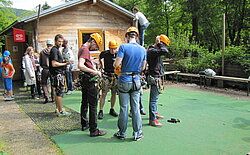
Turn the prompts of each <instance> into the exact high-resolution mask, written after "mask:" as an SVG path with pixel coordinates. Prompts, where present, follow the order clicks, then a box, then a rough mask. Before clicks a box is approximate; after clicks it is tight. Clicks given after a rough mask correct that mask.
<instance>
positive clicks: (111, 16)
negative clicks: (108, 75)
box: [0, 0, 136, 80]
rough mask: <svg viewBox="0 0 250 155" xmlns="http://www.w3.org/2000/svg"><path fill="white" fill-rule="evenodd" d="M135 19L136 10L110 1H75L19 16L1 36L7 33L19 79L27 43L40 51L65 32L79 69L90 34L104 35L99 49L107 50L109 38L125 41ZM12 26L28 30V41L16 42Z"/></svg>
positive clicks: (119, 41)
mask: <svg viewBox="0 0 250 155" xmlns="http://www.w3.org/2000/svg"><path fill="white" fill-rule="evenodd" d="M134 19H135V16H134V14H133V13H131V12H130V11H128V10H126V9H124V8H122V7H120V6H118V5H116V4H114V3H112V2H111V1H108V0H75V1H71V2H67V3H64V4H62V5H59V6H56V7H53V8H50V9H46V10H44V11H42V12H40V14H39V13H36V14H34V15H31V16H26V17H24V18H21V19H18V20H16V21H15V22H14V23H12V24H11V25H10V26H9V27H7V28H6V29H5V30H4V31H2V32H1V33H0V35H4V36H5V41H6V42H5V49H7V50H9V51H10V52H11V58H12V60H13V64H14V67H15V69H16V75H15V77H14V80H19V79H21V69H20V68H21V60H22V56H23V54H24V52H25V50H26V48H27V47H28V46H33V47H34V49H35V51H41V50H42V49H43V48H45V47H46V40H47V39H53V40H54V37H55V35H56V34H62V35H63V36H64V37H65V38H66V39H67V40H69V46H70V47H72V50H73V52H74V55H75V60H76V62H75V68H77V53H78V49H79V47H80V46H81V45H82V44H83V43H85V42H86V41H87V39H88V38H89V35H90V34H91V33H94V32H97V33H99V34H100V35H101V36H102V37H103V39H104V44H103V45H102V47H101V48H100V51H102V50H107V49H108V42H109V41H110V40H113V39H114V40H116V41H118V43H119V44H122V43H124V36H125V32H126V29H127V28H128V27H129V26H131V25H135V24H136V22H135V20H134ZM13 28H18V29H22V30H24V31H25V35H26V41H25V42H14V39H13ZM99 53H100V52H99V51H93V52H92V56H98V55H99Z"/></svg>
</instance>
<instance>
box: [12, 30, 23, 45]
mask: <svg viewBox="0 0 250 155" xmlns="http://www.w3.org/2000/svg"><path fill="white" fill-rule="evenodd" d="M13 31H14V32H13V33H14V41H15V42H25V31H24V30H21V29H16V28H13Z"/></svg>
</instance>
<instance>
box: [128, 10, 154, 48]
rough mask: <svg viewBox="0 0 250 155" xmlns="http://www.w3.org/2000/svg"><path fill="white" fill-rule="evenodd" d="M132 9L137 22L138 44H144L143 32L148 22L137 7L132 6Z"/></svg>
mask: <svg viewBox="0 0 250 155" xmlns="http://www.w3.org/2000/svg"><path fill="white" fill-rule="evenodd" d="M132 11H133V13H134V14H135V17H136V19H137V20H138V23H139V35H140V44H141V45H142V46H144V34H145V31H146V29H147V28H148V26H149V24H150V23H149V21H148V19H147V18H146V17H145V15H144V14H143V13H141V12H140V11H139V9H138V8H137V7H135V8H133V10H132Z"/></svg>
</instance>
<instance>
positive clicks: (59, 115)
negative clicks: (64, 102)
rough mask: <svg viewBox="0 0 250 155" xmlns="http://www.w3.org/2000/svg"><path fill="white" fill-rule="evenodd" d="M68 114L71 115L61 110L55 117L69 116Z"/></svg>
mask: <svg viewBox="0 0 250 155" xmlns="http://www.w3.org/2000/svg"><path fill="white" fill-rule="evenodd" d="M70 115H71V113H70V112H64V111H62V112H60V113H58V114H57V117H65V116H70Z"/></svg>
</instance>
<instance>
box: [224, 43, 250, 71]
mask: <svg viewBox="0 0 250 155" xmlns="http://www.w3.org/2000/svg"><path fill="white" fill-rule="evenodd" d="M224 57H225V63H231V64H238V65H240V66H242V67H243V68H244V70H245V72H248V73H250V51H247V49H246V48H245V47H243V46H228V47H226V49H225V54H224Z"/></svg>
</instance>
